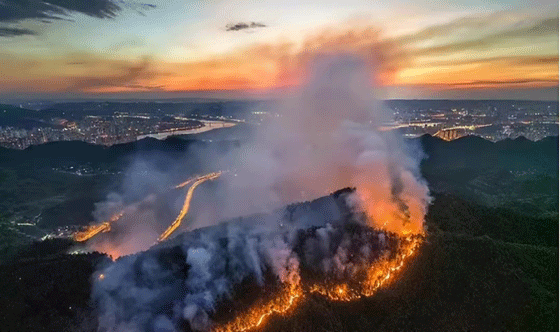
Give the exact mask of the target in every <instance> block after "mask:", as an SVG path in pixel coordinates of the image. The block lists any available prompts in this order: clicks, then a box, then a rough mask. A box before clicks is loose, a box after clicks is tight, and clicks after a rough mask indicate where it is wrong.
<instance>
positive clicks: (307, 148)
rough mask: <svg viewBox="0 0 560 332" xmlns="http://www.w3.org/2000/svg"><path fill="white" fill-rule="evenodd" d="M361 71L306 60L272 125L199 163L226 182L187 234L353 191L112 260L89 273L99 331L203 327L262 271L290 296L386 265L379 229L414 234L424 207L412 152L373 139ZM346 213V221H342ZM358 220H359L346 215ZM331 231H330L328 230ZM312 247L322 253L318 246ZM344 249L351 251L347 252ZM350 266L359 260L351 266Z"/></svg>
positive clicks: (336, 293) (357, 65)
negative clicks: (229, 173)
mask: <svg viewBox="0 0 560 332" xmlns="http://www.w3.org/2000/svg"><path fill="white" fill-rule="evenodd" d="M367 63H368V60H367V58H366V59H364V58H363V57H360V56H355V55H350V54H336V55H334V54H324V55H321V56H318V57H317V58H316V60H315V61H314V62H312V65H311V66H310V68H309V70H308V72H309V78H308V80H307V83H306V84H305V85H304V87H302V88H301V91H300V92H299V93H298V95H296V96H294V97H293V98H290V99H288V100H285V101H284V102H282V103H281V104H280V105H278V106H277V107H278V112H279V115H280V117H279V118H278V121H273V122H271V123H270V124H268V125H264V126H262V127H261V128H262V129H261V130H259V132H258V133H257V135H256V138H255V139H254V140H253V141H251V142H249V143H248V144H245V145H244V146H242V147H240V148H239V149H238V150H234V151H230V153H229V154H227V155H226V156H222V157H220V156H216V157H215V158H212V159H211V160H210V163H214V164H215V165H214V169H229V168H234V169H235V170H236V174H237V176H236V177H229V178H228V181H223V182H222V183H221V187H220V188H219V189H220V197H219V198H215V199H213V201H214V204H215V205H214V210H215V211H214V214H213V215H214V216H215V219H214V220H210V221H208V220H205V221H198V224H199V225H200V224H215V223H216V222H217V221H219V220H222V219H223V220H228V219H231V218H232V217H233V216H239V215H244V214H249V213H255V212H262V211H271V210H272V209H273V208H274V207H278V206H281V205H283V204H286V203H292V202H294V201H302V200H308V199H312V198H316V197H320V196H324V195H326V194H329V193H331V192H333V191H335V190H338V189H340V188H343V187H348V186H350V187H355V188H356V191H355V192H353V193H347V194H345V195H340V196H338V198H336V199H335V202H331V203H325V202H324V201H321V203H313V202H312V203H310V204H308V205H305V208H303V209H300V210H296V211H292V210H291V209H290V207H288V208H286V209H281V210H277V211H275V212H274V213H272V214H268V215H263V217H258V216H257V217H252V220H253V221H254V222H245V221H244V219H241V220H240V221H239V222H238V223H231V224H227V225H222V226H218V227H216V228H213V229H212V230H210V229H204V230H201V231H197V232H194V233H192V234H190V235H186V236H179V237H177V238H176V239H172V240H171V241H172V242H173V243H175V247H174V248H176V249H173V250H174V251H173V250H172V252H164V251H152V250H151V251H148V252H147V253H145V254H139V255H134V256H130V257H125V258H123V259H121V260H118V261H117V262H116V263H115V264H112V265H110V266H108V267H106V268H104V269H103V270H102V271H100V273H102V274H103V275H104V278H103V279H102V280H98V281H97V282H96V284H95V287H94V300H95V301H96V303H98V305H99V308H100V313H101V314H100V319H99V324H100V330H101V331H120V330H123V329H124V330H131V331H151V330H158V331H159V330H161V331H173V330H174V329H175V328H177V326H179V325H180V324H181V322H182V321H186V322H187V323H188V326H189V327H190V328H191V329H195V330H204V329H208V328H209V327H211V326H212V319H211V318H212V315H213V314H214V313H215V311H216V310H217V308H218V305H219V303H220V302H221V301H226V300H228V299H231V296H232V294H233V293H234V290H235V287H236V285H238V284H239V283H241V282H243V281H244V280H248V279H249V280H254V282H256V283H257V284H259V285H262V286H265V283H266V280H267V278H266V276H267V275H268V274H270V273H272V275H273V276H274V278H275V280H277V281H278V282H280V284H282V285H285V287H284V288H283V289H287V290H289V291H292V290H294V291H299V290H300V288H298V287H299V286H298V287H295V288H292V287H294V285H300V283H301V282H300V279H301V275H300V272H301V271H302V269H304V270H305V269H307V270H311V271H315V272H316V273H319V274H320V273H325V274H326V275H332V276H333V278H335V279H336V277H337V276H338V277H339V278H343V277H346V276H348V273H350V275H351V276H352V275H358V274H359V272H360V271H362V272H363V270H364V269H365V270H367V264H366V263H369V260H368V259H366V258H371V259H382V258H379V257H384V255H389V252H390V249H391V247H389V246H387V247H384V246H383V244H384V243H385V241H386V240H385V239H386V237H385V235H384V233H383V232H384V231H388V232H392V233H395V234H396V235H398V236H410V235H413V234H422V233H423V232H424V229H423V219H424V215H425V211H426V206H427V204H428V202H429V200H430V198H429V192H428V189H427V186H426V184H425V182H424V181H423V180H422V179H421V177H420V172H419V163H420V160H421V158H422V154H421V152H420V150H419V149H417V148H415V147H414V146H411V145H409V143H406V142H404V141H403V139H402V138H400V137H398V136H396V135H395V134H393V133H387V132H381V131H379V130H377V128H378V127H380V126H381V125H383V124H384V123H385V122H386V121H388V120H389V118H390V117H389V116H390V114H389V113H388V112H387V111H386V110H385V109H384V107H383V106H382V105H381V103H379V102H377V101H376V99H375V95H374V94H373V93H372V78H371V76H372V74H371V71H370V68H371V66H370V65H368V64H367ZM329 197H330V196H329ZM213 198H214V197H213ZM331 199H333V198H332V197H331ZM340 201H343V203H340ZM341 206H344V207H343V208H341ZM210 208H211V206H210ZM218 209H220V210H222V211H220V212H216V210H218ZM348 211H351V212H353V214H352V215H353V216H354V217H351V218H348V217H345V216H347V214H348ZM362 212H363V213H365V216H366V217H365V218H361V217H360V218H358V217H356V216H359V215H361V213H362ZM255 218H256V220H254V219H255ZM337 223H338V224H339V225H338V226H339V228H337V231H333V230H332V227H331V226H329V225H331V224H337ZM346 223H357V224H361V225H363V224H366V225H368V226H371V227H372V228H374V229H376V232H379V234H378V236H377V235H376V237H372V238H371V239H370V241H365V242H364V241H363V240H362V239H361V235H359V236H358V237H357V238H356V239H354V238H353V237H349V235H347V234H346V233H345V229H346V228H344V227H345V226H344V225H345V224H346ZM340 224H342V225H340ZM191 227H192V225H191ZM316 227H318V229H315V228H316ZM194 228H196V227H194ZM308 229H315V230H314V231H313V232H315V233H316V234H315V233H314V234H313V236H312V237H311V238H310V239H309V242H308V241H307V240H306V241H305V243H303V244H301V246H300V244H298V241H297V239H298V236H299V235H298V234H301V232H302V231H304V232H305V231H306V230H308ZM369 232H371V231H369ZM366 233H367V232H366ZM368 234H369V233H368ZM396 235H394V234H393V235H387V238H389V237H390V236H392V237H394V236H396ZM318 239H321V240H318ZM345 239H346V240H345ZM407 241H408V240H407ZM312 243H315V244H312ZM322 243H326V244H329V243H330V245H328V246H327V247H328V248H327V247H325V248H322V247H321V246H319V244H322ZM355 243H359V244H360V245H359V246H358V248H356V249H354V250H350V249H349V248H352V247H355ZM411 243H413V244H415V243H417V242H414V241H412V242H411ZM163 244H165V242H164V243H163ZM405 247H406V246H405ZM412 247H415V246H412ZM298 248H300V249H298ZM331 249H332V250H331ZM406 249H408V247H406ZM298 250H299V251H298ZM158 252H159V253H160V254H158ZM321 252H322V253H324V254H323V255H322V256H320V257H316V256H315V255H313V253H321ZM409 252H411V251H407V254H406V255H404V254H402V255H400V256H399V257H403V258H402V259H398V260H396V261H388V262H392V263H391V264H389V263H387V264H386V268H385V270H386V271H385V270H381V271H382V272H384V273H385V272H387V273H388V274H387V273H385V274H380V275H379V277H380V278H383V280H387V279H385V278H389V277H390V276H391V273H392V272H395V271H398V269H400V268H401V267H402V264H403V262H404V258H405V257H408V256H410V254H408V253H409ZM356 253H359V255H356ZM356 256H358V257H361V258H362V259H363V261H361V262H360V263H359V264H357V263H356V262H354V261H352V259H351V257H356ZM162 261H163V263H162ZM372 262H373V261H372ZM393 263H394V264H393ZM379 271H380V270H378V269H373V270H372V271H371V274H373V275H377V274H379ZM367 273H370V271H369V270H368V272H367ZM374 280H375V278H374ZM378 282H379V281H375V283H373V284H368V283H367V282H361V283H358V288H357V289H350V288H349V286H347V285H346V284H344V285H346V286H344V285H342V286H340V285H335V286H332V285H318V286H317V287H316V288H312V289H311V292H317V293H319V294H326V295H327V296H328V297H329V298H336V297H339V298H342V297H343V296H342V295H348V296H349V295H351V297H350V298H357V297H359V296H361V294H366V295H371V294H373V290H375V289H377V288H376V287H379V283H378ZM331 286H332V287H331ZM362 288H363V290H362V291H360V290H361V289H362ZM345 298H346V297H345ZM279 308H283V307H281V306H280V307H279ZM278 311H281V310H280V309H278ZM242 323H243V322H241V324H242Z"/></svg>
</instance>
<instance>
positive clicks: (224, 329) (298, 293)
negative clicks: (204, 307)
mask: <svg viewBox="0 0 560 332" xmlns="http://www.w3.org/2000/svg"><path fill="white" fill-rule="evenodd" d="M303 295H304V292H303V289H302V288H301V285H300V283H299V282H298V283H293V284H289V285H288V286H286V287H285V288H284V290H282V291H281V292H280V294H278V295H277V296H276V297H275V298H274V299H272V300H270V301H269V302H268V303H265V304H264V305H263V304H261V305H258V306H254V307H253V308H252V310H250V311H248V312H247V313H245V314H242V315H239V316H237V317H236V318H235V319H234V320H233V321H231V322H229V323H227V324H226V325H224V326H219V327H217V328H216V329H215V331H216V332H233V331H248V330H252V329H254V328H257V327H259V326H261V325H262V324H263V323H264V322H265V320H266V319H267V318H268V317H269V316H270V315H272V314H279V315H285V314H286V313H288V312H289V311H290V309H292V308H294V307H295V305H296V303H297V302H298V300H299V299H300V298H302V297H303Z"/></svg>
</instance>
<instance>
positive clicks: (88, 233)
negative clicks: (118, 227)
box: [74, 211, 124, 242]
mask: <svg viewBox="0 0 560 332" xmlns="http://www.w3.org/2000/svg"><path fill="white" fill-rule="evenodd" d="M123 214H124V211H121V212H119V213H117V214H115V215H114V216H112V217H111V218H110V219H109V220H107V221H104V222H102V223H101V224H98V225H91V226H88V227H86V229H85V230H83V231H79V232H76V233H74V240H76V241H78V242H84V241H87V240H89V239H91V238H92V237H94V236H96V235H97V234H99V233H106V232H109V231H110V230H111V223H113V222H115V221H117V220H119V219H120V218H121V217H122V215H123Z"/></svg>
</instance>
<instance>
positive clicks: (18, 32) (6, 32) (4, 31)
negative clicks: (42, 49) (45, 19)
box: [0, 28, 36, 37]
mask: <svg viewBox="0 0 560 332" xmlns="http://www.w3.org/2000/svg"><path fill="white" fill-rule="evenodd" d="M25 35H28V36H31V35H36V32H35V31H32V30H29V29H19V28H0V37H15V36H25Z"/></svg>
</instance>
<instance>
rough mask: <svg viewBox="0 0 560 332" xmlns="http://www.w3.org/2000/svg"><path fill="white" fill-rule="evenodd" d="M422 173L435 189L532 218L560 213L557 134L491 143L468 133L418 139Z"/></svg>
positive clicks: (427, 136) (434, 190)
mask: <svg viewBox="0 0 560 332" xmlns="http://www.w3.org/2000/svg"><path fill="white" fill-rule="evenodd" d="M420 143H421V145H422V147H423V150H424V153H425V154H426V156H427V157H426V159H425V160H424V161H423V162H422V165H421V166H422V167H421V170H422V175H423V176H424V178H425V179H426V180H427V181H428V184H429V186H430V189H431V191H432V192H436V193H451V194H454V195H458V196H459V197H462V198H463V199H467V200H471V201H475V202H477V203H479V204H484V205H487V206H491V207H503V208H509V209H514V210H516V211H517V212H518V213H522V214H526V215H529V216H545V215H548V216H558V136H554V137H547V138H545V139H543V140H540V141H537V142H532V141H529V140H527V139H525V138H523V137H520V138H517V139H515V140H511V139H507V140H504V141H499V142H496V143H492V142H490V141H487V140H484V139H482V138H480V137H475V136H466V137H463V138H460V139H457V140H454V141H450V142H445V141H443V140H441V139H439V138H436V137H432V136H429V135H424V136H422V137H421V138H420Z"/></svg>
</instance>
